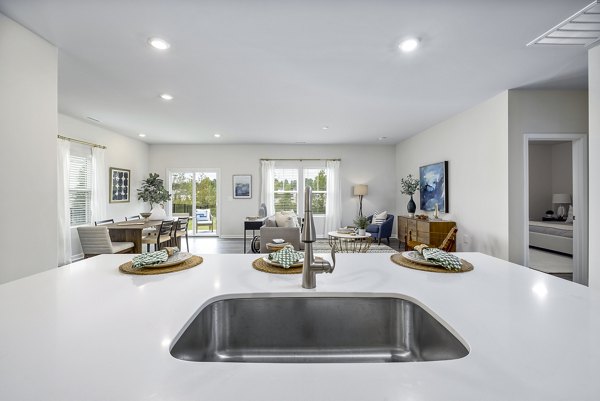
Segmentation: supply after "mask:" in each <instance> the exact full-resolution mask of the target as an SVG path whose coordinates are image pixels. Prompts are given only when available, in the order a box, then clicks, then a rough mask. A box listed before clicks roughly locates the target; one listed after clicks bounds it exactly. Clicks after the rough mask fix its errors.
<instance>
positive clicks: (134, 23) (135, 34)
mask: <svg viewBox="0 0 600 401" xmlns="http://www.w3.org/2000/svg"><path fill="white" fill-rule="evenodd" d="M590 2H591V0H504V1H498V0H479V1H477V0H452V1H448V0H428V1H416V0H389V1H385V0H370V1H364V0H362V1H361V0H338V1H335V0H319V1H313V0H296V1H286V0H263V1H258V0H237V1H234V0H230V1H227V0H216V1H199V0H198V1H191V0H187V1H185V0H170V1H166V0H145V1H140V0H137V1H134V0H104V1H101V0H97V1H90V0H52V1H50V0H45V1H44V0H0V12H1V13H3V14H5V15H7V16H8V17H10V18H12V19H14V20H15V21H17V22H19V23H21V24H22V25H24V26H26V27H28V28H29V29H31V30H32V31H34V32H36V33H38V34H39V35H40V36H42V37H44V38H46V39H47V40H48V41H50V42H51V43H53V44H55V45H56V46H57V47H58V48H59V49H60V51H59V93H58V95H59V109H60V111H61V112H62V113H65V114H68V115H71V116H75V117H79V118H86V117H88V116H89V117H93V118H96V119H98V120H100V121H101V122H102V123H101V125H102V126H104V127H106V128H110V129H113V130H115V131H117V132H121V133H123V134H126V135H130V136H132V137H136V138H137V135H138V133H140V132H143V133H146V134H147V137H146V138H144V140H145V141H146V142H148V143H291V144H293V143H296V142H308V143H311V144H325V143H329V144H335V143H356V144H359V143H382V142H383V143H397V142H398V141H400V140H401V139H403V138H406V137H408V136H411V135H414V134H415V133H418V132H420V131H422V130H424V129H426V128H428V127H431V126H432V125H435V124H436V123H438V122H440V121H443V120H444V119H446V118H448V117H450V116H452V115H454V114H456V113H458V112H460V111H463V110H465V109H467V108H469V107H471V106H474V105H476V104H478V103H480V102H481V101H483V100H485V99H488V98H490V97H492V96H494V95H496V94H497V93H499V92H501V91H503V90H506V89H511V88H519V87H525V88H557V89H566V88H586V87H587V49H585V48H584V47H575V46H572V47H560V46H547V47H526V46H525V45H526V44H527V43H528V42H530V41H531V40H533V39H534V38H536V37H537V36H539V35H541V34H542V33H544V32H546V31H547V30H548V29H550V28H552V27H553V26H555V25H556V24H558V23H559V22H561V21H562V20H564V19H565V18H567V17H569V16H570V15H572V14H573V13H575V12H576V11H578V10H580V9H582V8H583V7H584V6H586V5H587V4H589V3H590ZM407 35H416V36H418V37H419V38H420V39H421V43H422V47H421V48H420V50H419V51H417V52H416V53H412V54H402V53H400V52H399V51H397V44H398V42H399V40H400V39H401V38H403V37H405V36H407ZM150 36H160V37H163V38H165V39H167V40H168V41H169V42H170V43H171V49H169V50H168V51H167V52H164V53H161V52H158V51H156V50H154V49H152V48H150V47H149V46H148V45H147V44H146V41H147V39H148V37H150ZM164 92H167V93H170V94H172V95H173V96H174V97H175V99H174V100H173V101H171V102H168V103H167V102H165V101H163V100H161V99H160V98H159V97H158V95H159V94H161V93H164ZM323 126H329V127H330V128H329V129H328V130H323V129H322V127H323ZM215 133H220V134H221V135H222V137H221V138H219V139H216V138H214V137H213V134H215ZM382 136H385V137H387V138H388V139H386V140H385V141H381V142H380V141H378V138H379V137H382Z"/></svg>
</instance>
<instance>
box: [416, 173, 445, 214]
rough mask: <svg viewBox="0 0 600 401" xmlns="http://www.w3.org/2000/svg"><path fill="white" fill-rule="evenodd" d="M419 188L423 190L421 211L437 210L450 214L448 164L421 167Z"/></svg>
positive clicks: (421, 191)
mask: <svg viewBox="0 0 600 401" xmlns="http://www.w3.org/2000/svg"><path fill="white" fill-rule="evenodd" d="M419 188H421V190H420V193H421V210H425V211H432V210H435V205H436V204H437V205H438V210H439V211H440V212H444V213H448V212H449V210H450V208H449V207H448V162H447V161H443V162H439V163H434V164H429V165H427V166H422V167H419Z"/></svg>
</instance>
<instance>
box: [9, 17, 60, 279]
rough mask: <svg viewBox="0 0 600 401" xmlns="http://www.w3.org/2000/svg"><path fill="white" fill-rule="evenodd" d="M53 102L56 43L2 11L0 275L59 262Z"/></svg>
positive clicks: (37, 269) (22, 273) (33, 270)
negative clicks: (23, 25)
mask: <svg viewBox="0 0 600 401" xmlns="http://www.w3.org/2000/svg"><path fill="white" fill-rule="evenodd" d="M56 108H57V50H56V48H55V47H54V46H52V45H51V44H50V43H48V42H46V41H45V40H44V39H42V38H40V37H39V36H37V35H35V34H34V33H32V32H30V31H28V30H27V29H25V28H23V27H22V26H20V25H19V24H17V23H16V22H14V21H12V20H10V19H8V18H6V17H5V16H4V15H2V14H0V138H2V146H0V169H1V170H2V172H3V175H2V196H0V199H1V202H2V203H1V204H2V210H4V213H3V217H2V226H3V229H2V230H1V231H0V251H1V254H2V263H1V264H0V283H4V282H7V281H11V280H15V279H18V278H21V277H25V276H28V275H31V274H34V273H38V272H41V271H44V270H48V269H50V268H53V267H56V265H57V252H56V245H57V244H56V238H57V222H56V210H57V200H56V193H57V192H56V126H57V122H56ZM30 248H31V249H33V250H34V252H30V251H29V249H30Z"/></svg>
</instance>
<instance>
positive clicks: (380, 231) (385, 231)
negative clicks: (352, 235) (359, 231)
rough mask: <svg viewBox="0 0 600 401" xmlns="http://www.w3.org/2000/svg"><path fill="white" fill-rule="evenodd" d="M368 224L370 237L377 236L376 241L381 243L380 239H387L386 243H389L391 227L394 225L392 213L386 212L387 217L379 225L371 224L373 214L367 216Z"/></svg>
mask: <svg viewBox="0 0 600 401" xmlns="http://www.w3.org/2000/svg"><path fill="white" fill-rule="evenodd" d="M367 220H368V221H369V225H368V226H367V232H368V233H370V234H371V238H377V243H378V244H381V239H382V238H385V239H387V243H388V245H389V244H390V237H391V236H392V227H393V226H394V215H393V214H388V215H387V218H386V219H385V221H384V222H383V224H381V225H377V224H371V223H372V222H373V215H370V216H369V217H367Z"/></svg>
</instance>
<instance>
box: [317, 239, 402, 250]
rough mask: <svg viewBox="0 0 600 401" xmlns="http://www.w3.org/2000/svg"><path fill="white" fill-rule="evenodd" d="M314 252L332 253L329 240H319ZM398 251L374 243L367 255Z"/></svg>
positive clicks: (382, 244)
mask: <svg viewBox="0 0 600 401" xmlns="http://www.w3.org/2000/svg"><path fill="white" fill-rule="evenodd" d="M313 251H314V252H315V253H329V252H331V246H330V245H329V240H326V239H319V240H317V242H315V243H314V244H313ZM396 252H398V250H397V249H394V248H391V247H389V246H387V245H385V244H384V243H383V242H382V243H381V245H379V244H377V242H373V243H372V244H371V247H370V248H369V251H368V252H367V253H396Z"/></svg>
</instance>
